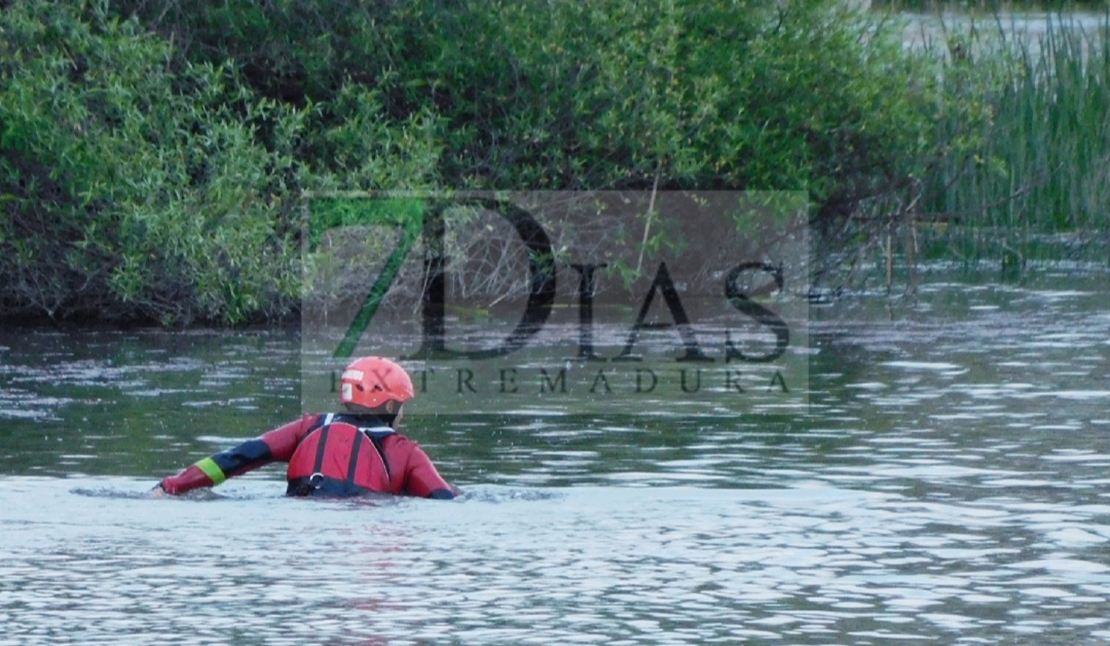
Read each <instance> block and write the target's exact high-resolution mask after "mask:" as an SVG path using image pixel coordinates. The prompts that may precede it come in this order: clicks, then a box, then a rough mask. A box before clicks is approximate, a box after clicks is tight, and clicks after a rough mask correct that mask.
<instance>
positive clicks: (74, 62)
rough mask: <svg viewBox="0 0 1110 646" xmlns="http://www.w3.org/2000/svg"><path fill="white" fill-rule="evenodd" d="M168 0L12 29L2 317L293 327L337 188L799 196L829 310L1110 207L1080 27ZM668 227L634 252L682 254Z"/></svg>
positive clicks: (1083, 221)
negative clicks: (321, 222)
mask: <svg viewBox="0 0 1110 646" xmlns="http://www.w3.org/2000/svg"><path fill="white" fill-rule="evenodd" d="M147 4H148V3H133V2H126V1H122V0H120V1H115V2H108V3H97V2H91V1H88V2H77V3H70V4H58V3H49V2H45V1H43V0H24V1H21V2H17V3H14V4H13V5H12V7H11V8H10V10H7V11H5V12H3V14H0V28H2V29H3V30H4V33H5V34H6V36H7V37H6V38H5V40H4V42H3V43H0V47H2V48H4V49H3V53H4V54H5V58H3V59H0V60H2V61H7V62H4V63H0V124H3V128H4V131H3V137H0V163H2V164H3V168H4V169H5V174H3V175H2V176H0V190H2V191H3V193H4V195H5V200H4V203H3V206H2V208H3V213H4V215H5V218H4V219H2V220H0V316H3V317H11V316H23V317H45V318H47V319H50V320H69V321H90V320H101V321H135V320H141V321H154V322H157V323H159V324H163V325H171V326H173V325H178V326H180V325H188V324H192V323H217V324H230V325H242V324H245V323H250V322H259V321H282V320H286V319H287V318H288V317H290V316H295V313H296V310H297V308H298V307H299V305H300V303H302V302H304V300H305V298H306V294H305V287H304V277H305V269H306V265H305V263H306V262H307V263H308V265H307V266H312V265H314V264H318V263H320V262H322V257H321V256H320V255H319V254H313V253H309V254H308V255H302V254H303V253H304V250H305V248H306V247H305V242H306V240H305V232H306V231H307V230H309V229H311V227H308V226H306V219H310V218H311V217H312V213H313V206H312V204H311V201H312V200H311V199H310V198H309V196H312V195H324V194H336V193H343V192H347V193H351V192H354V193H365V192H374V191H381V190H394V189H402V190H410V189H412V190H423V191H445V190H457V189H476V190H488V189H498V190H505V189H511V190H558V191H571V192H576V193H579V194H585V193H588V192H590V191H596V190H620V191H640V192H642V193H644V194H655V193H656V192H663V191H688V190H692V189H698V190H716V191H753V190H760V191H803V192H804V193H805V194H806V195H807V196H808V199H809V201H810V203H811V204H812V217H811V221H812V223H813V225H814V226H813V237H812V243H813V245H812V246H813V254H814V256H815V258H817V259H819V260H820V261H821V264H822V265H823V266H822V267H820V269H821V270H822V271H821V272H819V274H820V276H821V280H825V281H828V282H829V283H832V286H836V284H837V283H845V282H847V280H848V279H849V278H851V277H853V276H855V275H856V272H855V268H856V267H858V266H861V264H860V263H859V262H857V261H856V260H852V259H854V258H859V259H863V260H864V261H866V260H870V259H874V258H875V257H876V256H879V255H881V256H885V257H886V258H887V259H888V262H889V258H891V257H893V256H902V257H904V258H905V260H906V262H907V263H908V264H909V265H910V266H912V265H913V264H914V263H915V262H917V260H918V257H919V256H920V254H921V249H922V247H921V244H920V237H921V236H925V235H929V234H931V233H933V232H935V231H939V230H944V231H945V233H946V235H947V234H951V233H952V232H954V231H966V232H980V233H981V232H984V231H990V232H992V233H991V235H992V236H993V235H995V233H997V232H1009V233H1008V234H1006V235H1004V236H1003V237H1004V240H1002V241H1001V243H1000V244H1001V246H1002V247H1003V248H1013V249H1017V250H1018V251H1017V255H1018V257H1019V258H1020V259H1021V260H1022V261H1025V260H1031V259H1035V258H1036V257H1037V256H1036V254H1030V253H1028V252H1027V251H1026V250H1023V248H1024V245H1025V244H1026V242H1028V241H1029V240H1033V239H1034V238H1036V237H1037V236H1044V235H1071V234H1076V235H1077V237H1078V238H1081V239H1091V240H1095V239H1098V236H1097V235H1095V234H1094V233H1095V232H1099V231H1102V230H1104V228H1105V227H1104V222H1103V218H1102V215H1101V214H1104V213H1107V212H1110V196H1108V195H1107V191H1108V190H1110V189H1107V188H1106V187H1107V186H1110V182H1107V181H1105V180H1106V177H1105V176H1104V175H1105V172H1104V170H1103V169H1104V168H1106V167H1107V164H1106V162H1107V156H1106V151H1107V149H1108V143H1107V133H1106V132H1105V130H1106V127H1107V126H1106V125H1105V123H1104V122H1105V120H1104V119H1099V118H1096V117H1097V116H1098V115H1104V114H1106V113H1107V111H1108V110H1110V99H1108V98H1107V96H1106V90H1105V88H1107V87H1110V79H1107V78H1105V76H1106V75H1107V73H1108V72H1107V71H1106V70H1107V69H1108V68H1110V66H1107V65H1097V64H1088V63H1089V62H1090V61H1099V60H1104V59H1105V57H1107V56H1110V54H1108V53H1107V52H1108V51H1110V48H1108V47H1107V46H1106V34H1107V30H1106V29H1105V28H1104V27H1105V24H1104V23H1102V24H1103V28H1099V29H1096V30H1095V31H1094V33H1091V30H1090V29H1089V27H1090V25H1092V24H1093V23H1092V22H1091V21H1090V20H1088V19H1087V18H1085V17H1079V18H1077V19H1076V20H1077V21H1078V22H1079V24H1078V25H1077V24H1076V21H1075V20H1073V21H1071V22H1069V21H1067V20H1057V21H1053V20H1051V19H1048V20H1044V21H1041V19H1040V18H1037V19H1033V18H1020V19H1017V21H1016V22H1013V23H1012V25H1011V27H1010V30H1011V31H1013V30H1014V29H1021V30H1024V31H1023V38H1020V39H1019V38H996V37H995V36H993V35H991V33H988V32H991V31H992V30H994V31H995V32H997V29H996V27H995V24H996V23H997V22H998V21H993V20H990V19H983V20H984V21H983V22H980V23H975V24H974V25H973V24H972V23H969V22H968V21H967V20H965V19H962V18H959V19H955V18H954V19H953V20H952V22H945V20H947V19H946V18H944V17H942V19H941V22H937V21H935V19H933V18H928V19H926V18H915V17H912V16H911V17H909V18H908V19H907V20H906V21H899V20H898V19H897V18H898V17H897V16H896V17H895V18H896V19H895V20H884V19H882V18H881V14H880V13H879V12H877V11H875V10H872V11H871V12H868V13H855V14H844V13H843V12H842V11H839V12H838V11H837V10H835V9H836V8H837V7H840V9H841V10H843V6H842V5H841V4H838V3H835V2H829V3H815V2H796V3H795V2H792V3H786V4H784V5H783V6H782V11H781V12H780V11H772V10H771V8H770V5H768V4H767V3H763V2H756V1H755V0H751V1H750V2H749V1H746V0H745V1H743V2H739V3H733V4H730V5H728V7H724V8H720V9H719V11H718V13H716V14H712V13H710V14H707V13H706V12H705V10H704V7H702V6H700V5H699V3H695V2H678V3H675V4H674V6H673V7H671V6H669V5H668V9H667V11H664V12H661V13H660V12H656V13H651V14H644V13H642V12H640V11H638V10H637V8H636V6H635V5H634V4H632V3H628V2H626V1H625V0H603V1H601V2H598V3H593V4H590V5H589V6H571V5H570V4H567V5H562V4H559V5H557V6H556V5H552V6H551V7H548V8H543V7H539V6H538V5H537V6H535V7H533V6H531V5H528V6H522V7H518V8H517V9H514V10H513V11H505V12H494V11H490V10H489V8H488V6H487V5H486V4H485V3H481V2H477V1H476V0H475V1H474V2H463V3H459V4H458V5H457V6H456V5H452V7H451V8H449V9H448V8H444V7H442V6H440V5H439V4H438V3H435V2H431V1H429V2H427V3H417V4H415V5H413V6H411V7H408V8H398V7H394V8H379V9H367V8H366V7H362V6H361V5H359V4H358V3H353V0H352V3H344V2H339V3H311V2H309V3H305V4H304V5H296V6H294V5H289V6H286V5H266V7H254V6H253V5H251V6H250V7H247V6H244V7H239V8H231V9H219V8H210V9H205V10H203V11H199V12H192V13H189V12H184V11H183V10H181V9H180V8H175V7H171V8H170V9H168V10H167V11H159V12H154V11H153V10H152V8H151V7H148V6H147ZM830 8H832V9H834V10H833V11H829V9H830ZM352 12H353V13H352ZM351 15H355V16H357V17H360V18H359V20H350V19H349V18H350V16H351ZM309 18H310V19H309ZM915 21H916V22H915ZM987 23H989V25H988V24H987ZM429 24H434V25H435V26H436V28H435V29H429V28H428V25H429ZM908 29H909V30H914V31H916V32H917V33H918V34H919V35H920V38H919V39H918V40H912V38H917V37H916V36H914V37H912V38H911V39H910V40H907V38H908V34H909V33H910V32H909V31H907V30H908ZM1003 31H1005V30H1003ZM464 34H465V35H466V36H465V37H463V35H464ZM278 36H280V37H278ZM1100 57H1101V58H1100ZM649 203H651V202H649ZM654 217H655V216H654V215H646V214H645V221H646V224H645V227H644V231H641V232H629V233H628V239H627V240H626V242H627V243H628V244H630V245H635V244H641V245H644V244H648V245H650V244H656V243H659V242H660V241H662V240H663V238H661V237H657V236H660V235H662V232H663V231H665V227H663V226H660V225H661V224H666V222H665V220H666V218H663V219H662V220H661V221H659V220H653V218H654ZM1088 234H1090V235H1088ZM975 235H979V233H975ZM310 237H311V236H310ZM972 238H974V236H972ZM380 242H381V244H379V248H378V251H381V250H383V249H384V248H385V244H386V241H384V240H383V241H380ZM992 242H997V241H992ZM997 246H999V245H993V246H988V245H984V246H980V247H979V248H978V251H976V250H974V249H970V250H969V249H967V248H964V249H955V248H953V250H952V252H951V253H952V254H953V255H955V256H957V257H960V258H975V257H976V255H978V256H987V255H989V254H991V253H993V252H992V251H991V249H993V248H995V247H997ZM309 248H310V249H311V248H312V245H311V244H310V245H309ZM928 248H929V249H931V250H937V249H940V247H938V246H935V245H934V246H930V247H928ZM929 253H933V251H930V252H929ZM371 264H372V263H371ZM637 264H638V263H637ZM815 264H816V263H815ZM495 284H502V282H500V281H492V282H490V283H489V285H495ZM464 287H465V289H470V286H464ZM486 289H487V291H486V292H485V293H480V294H479V296H480V298H483V299H485V300H486V301H487V302H493V301H496V299H498V298H499V297H501V296H502V295H501V294H498V293H495V291H489V287H488V286H487V288H486ZM464 291H465V290H464ZM387 305H388V304H387Z"/></svg>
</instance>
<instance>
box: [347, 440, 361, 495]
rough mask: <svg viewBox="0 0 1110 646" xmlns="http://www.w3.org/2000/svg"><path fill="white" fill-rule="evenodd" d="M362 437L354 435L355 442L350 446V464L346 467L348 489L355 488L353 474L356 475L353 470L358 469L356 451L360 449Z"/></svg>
mask: <svg viewBox="0 0 1110 646" xmlns="http://www.w3.org/2000/svg"><path fill="white" fill-rule="evenodd" d="M363 437H364V436H363V434H362V433H355V442H354V445H353V446H351V463H350V464H349V465H348V466H347V486H349V487H354V486H355V474H356V473H357V471H356V470H355V469H357V468H358V450H359V448H361V447H362V439H363Z"/></svg>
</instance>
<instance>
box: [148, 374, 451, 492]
mask: <svg viewBox="0 0 1110 646" xmlns="http://www.w3.org/2000/svg"><path fill="white" fill-rule="evenodd" d="M414 394H415V393H414V390H413V387H412V379H411V378H409V375H408V373H407V372H405V370H404V368H402V367H401V366H399V365H397V364H396V363H394V362H393V361H390V360H389V359H383V358H381V357H364V358H362V359H358V360H357V361H355V362H354V363H352V364H351V365H349V366H347V369H346V370H344V371H343V375H342V377H340V379H339V401H340V402H341V403H342V404H343V406H344V407H345V409H346V411H345V412H343V413H329V414H308V415H305V416H303V417H301V418H300V419H298V420H296V421H293V422H290V423H288V424H285V425H284V426H280V427H278V428H276V429H274V430H272V431H269V432H267V433H265V434H264V435H262V436H260V437H258V438H255V439H253V440H248V441H246V442H243V443H242V444H240V445H239V446H237V447H235V448H233V449H228V450H226V451H223V452H222V453H217V454H216V455H213V456H211V457H208V458H204V459H203V460H201V461H199V462H197V463H196V464H194V465H192V466H190V467H187V468H186V469H185V470H184V471H182V472H181V473H179V474H177V475H176V476H171V477H168V478H165V479H163V480H162V481H161V482H159V483H158V484H157V485H155V487H154V490H153V493H154V494H155V495H159V494H162V492H165V493H167V494H171V495H179V494H183V493H186V492H188V491H192V490H193V489H199V488H201V487H213V486H216V485H218V484H220V483H221V482H223V481H224V480H227V479H228V478H232V477H235V476H237V475H240V474H243V473H246V472H248V471H251V470H253V469H257V468H258V467H261V466H263V465H266V464H269V463H270V462H274V461H280V462H287V463H288V464H289V467H288V471H287V478H288V481H289V486H288V488H287V489H286V494H287V495H290V496H313V495H323V496H357V495H361V494H365V493H370V492H378V493H391V494H395V495H406V496H417V497H420V498H439V499H450V498H454V497H455V496H456V495H457V494H458V491H457V490H456V489H455V488H454V487H452V486H451V485H449V484H447V481H446V480H444V479H443V478H442V477H441V476H440V475H439V472H438V471H436V468H435V465H433V464H432V461H431V460H430V459H429V458H428V456H427V454H425V453H424V451H423V450H422V449H421V448H420V447H419V446H418V445H417V444H416V442H413V441H412V440H410V439H408V438H407V437H405V436H403V435H401V434H399V433H397V427H398V425H399V424H400V422H401V418H402V416H403V414H404V413H403V411H404V405H405V402H406V401H408V400H410V399H412V398H413V396H414Z"/></svg>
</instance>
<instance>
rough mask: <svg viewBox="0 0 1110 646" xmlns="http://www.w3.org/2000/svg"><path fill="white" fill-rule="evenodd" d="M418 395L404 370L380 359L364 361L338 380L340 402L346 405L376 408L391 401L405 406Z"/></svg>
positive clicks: (357, 363) (351, 366)
mask: <svg viewBox="0 0 1110 646" xmlns="http://www.w3.org/2000/svg"><path fill="white" fill-rule="evenodd" d="M415 394H416V393H415V391H414V390H413V388H412V379H410V378H409V374H408V373H407V372H405V369H404V368H402V367H401V366H399V365H397V364H396V363H393V362H392V361H390V360H389V359H383V358H381V357H363V358H361V359H359V360H357V361H355V362H354V363H352V364H351V365H349V366H347V369H346V370H344V371H343V376H342V377H340V378H339V401H341V402H343V403H344V404H354V405H356V406H362V407H364V408H377V407H379V406H382V405H384V404H386V403H388V402H391V401H394V402H397V403H398V404H403V403H405V402H406V401H408V400H410V399H412V398H413V396H414V395H415Z"/></svg>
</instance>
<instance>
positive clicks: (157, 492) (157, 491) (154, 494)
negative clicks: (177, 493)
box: [146, 482, 170, 498]
mask: <svg viewBox="0 0 1110 646" xmlns="http://www.w3.org/2000/svg"><path fill="white" fill-rule="evenodd" d="M169 495H170V492H168V491H166V488H165V487H163V486H162V483H161V482H159V483H158V484H156V485H154V488H153V489H151V490H150V491H148V492H146V497H147V498H165V497H167V496H169Z"/></svg>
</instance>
